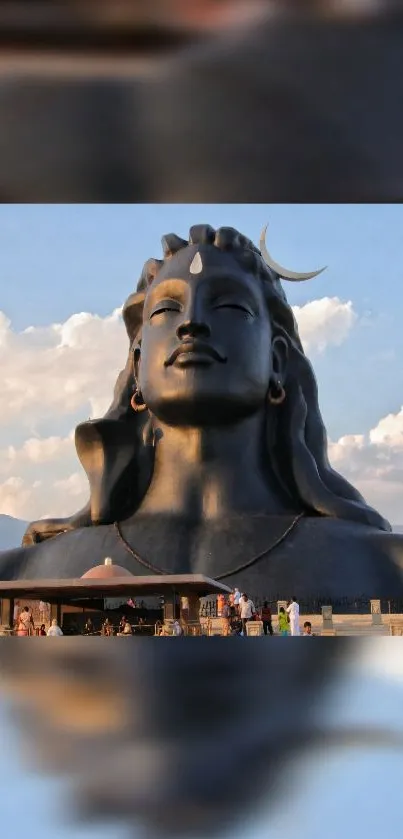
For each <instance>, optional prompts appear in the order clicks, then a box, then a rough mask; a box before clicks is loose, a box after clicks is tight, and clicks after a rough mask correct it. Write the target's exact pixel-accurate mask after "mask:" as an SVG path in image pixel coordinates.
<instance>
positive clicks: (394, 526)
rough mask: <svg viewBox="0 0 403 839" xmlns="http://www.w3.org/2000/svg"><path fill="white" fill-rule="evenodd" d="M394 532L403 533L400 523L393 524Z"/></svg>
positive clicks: (402, 526)
mask: <svg viewBox="0 0 403 839" xmlns="http://www.w3.org/2000/svg"><path fill="white" fill-rule="evenodd" d="M393 530H394V533H403V525H402V524H394V525H393Z"/></svg>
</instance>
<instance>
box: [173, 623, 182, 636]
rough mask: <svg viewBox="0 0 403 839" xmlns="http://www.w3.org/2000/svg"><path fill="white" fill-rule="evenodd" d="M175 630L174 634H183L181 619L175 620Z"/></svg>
mask: <svg viewBox="0 0 403 839" xmlns="http://www.w3.org/2000/svg"><path fill="white" fill-rule="evenodd" d="M173 630H174V635H178V636H179V635H183V629H182V627H181V625H180V623H179V621H174V626H173Z"/></svg>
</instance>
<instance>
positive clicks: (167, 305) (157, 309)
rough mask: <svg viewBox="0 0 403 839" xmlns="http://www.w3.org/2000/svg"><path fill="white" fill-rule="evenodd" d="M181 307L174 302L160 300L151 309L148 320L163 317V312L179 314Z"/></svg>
mask: <svg viewBox="0 0 403 839" xmlns="http://www.w3.org/2000/svg"><path fill="white" fill-rule="evenodd" d="M180 311H181V306H180V304H179V303H177V302H176V301H175V300H161V302H160V303H157V305H156V306H154V308H153V309H152V311H151V313H150V320H151V319H152V318H153V317H155V316H156V315H163V314H164V313H165V312H180Z"/></svg>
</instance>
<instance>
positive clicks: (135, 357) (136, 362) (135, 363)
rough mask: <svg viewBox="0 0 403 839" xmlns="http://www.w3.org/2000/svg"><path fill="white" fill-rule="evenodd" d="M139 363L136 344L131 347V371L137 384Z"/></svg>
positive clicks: (139, 354) (139, 358)
mask: <svg viewBox="0 0 403 839" xmlns="http://www.w3.org/2000/svg"><path fill="white" fill-rule="evenodd" d="M140 361H141V350H140V346H139V344H137V345H136V346H135V347H133V371H134V378H135V380H136V382H138V380H139V375H140Z"/></svg>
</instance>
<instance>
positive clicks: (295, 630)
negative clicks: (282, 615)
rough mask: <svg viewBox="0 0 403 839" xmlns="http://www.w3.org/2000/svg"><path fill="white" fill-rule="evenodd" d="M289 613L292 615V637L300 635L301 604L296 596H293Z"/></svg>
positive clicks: (288, 608)
mask: <svg viewBox="0 0 403 839" xmlns="http://www.w3.org/2000/svg"><path fill="white" fill-rule="evenodd" d="M287 613H288V614H289V616H290V633H291V636H292V637H296V636H297V635H300V629H299V604H298V603H297V599H296V597H292V598H291V603H290V604H289V605H288V606H287Z"/></svg>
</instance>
